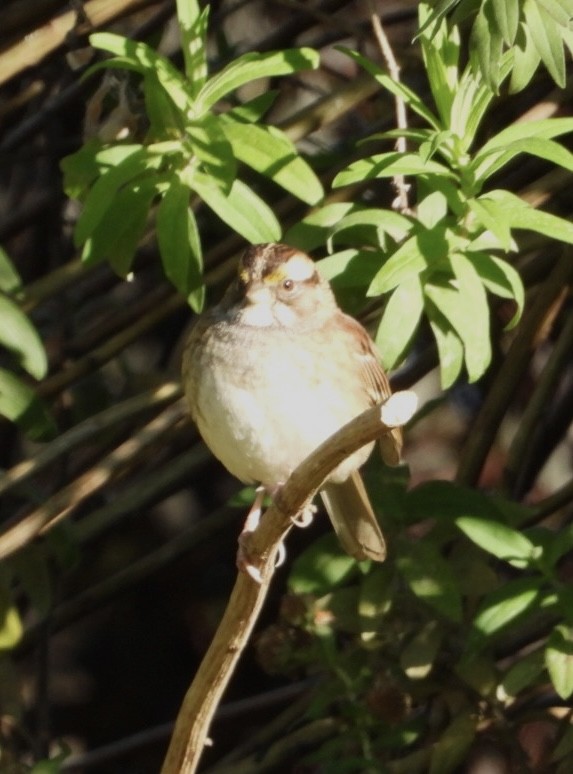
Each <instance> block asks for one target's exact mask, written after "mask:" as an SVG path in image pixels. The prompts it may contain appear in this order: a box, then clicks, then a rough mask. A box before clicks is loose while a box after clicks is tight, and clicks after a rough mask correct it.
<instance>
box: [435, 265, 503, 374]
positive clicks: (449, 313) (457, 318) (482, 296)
mask: <svg viewBox="0 0 573 774" xmlns="http://www.w3.org/2000/svg"><path fill="white" fill-rule="evenodd" d="M450 261H451V265H452V269H453V271H454V275H455V279H456V284H457V287H456V286H455V285H454V283H452V282H447V283H446V282H444V283H440V284H437V283H436V281H435V280H434V281H428V282H427V283H426V284H425V285H424V294H425V296H426V298H428V299H429V300H430V301H431V302H432V303H433V304H434V305H435V306H436V308H437V309H439V310H440V312H441V313H442V315H443V316H444V317H445V318H446V319H447V320H448V322H449V323H450V325H451V326H452V328H453V329H454V330H455V332H456V334H457V335H458V336H459V338H460V339H461V341H462V342H463V345H464V360H465V364H466V368H467V370H468V378H469V380H470V382H473V381H475V380H476V379H479V377H480V376H482V374H483V373H484V372H485V371H486V369H487V367H488V366H489V364H490V362H491V341H490V334H489V329H490V324H489V323H490V321H489V306H488V303H487V295H486V292H485V289H484V287H483V285H482V283H481V280H480V278H479V274H478V273H477V271H476V270H475V268H474V266H473V265H472V263H471V261H469V260H468V258H467V257H466V256H465V255H463V254H462V253H453V254H452V255H451V256H450ZM468 309H471V310H472V313H471V315H468V313H467V310H468Z"/></svg>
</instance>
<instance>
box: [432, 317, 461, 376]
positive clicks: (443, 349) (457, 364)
mask: <svg viewBox="0 0 573 774" xmlns="http://www.w3.org/2000/svg"><path fill="white" fill-rule="evenodd" d="M426 314H427V315H428V319H429V321H430V326H431V328H432V333H433V334H434V338H435V340H436V344H437V347H438V356H439V358H440V376H441V382H442V387H443V389H444V390H446V389H447V388H448V387H451V386H452V384H453V383H454V382H455V381H456V379H457V378H458V376H459V375H460V373H461V371H462V368H463V365H464V347H463V344H462V342H461V339H460V337H459V336H458V335H457V334H456V333H455V331H454V330H453V329H452V327H451V325H450V324H449V323H448V321H447V320H446V318H445V317H444V315H443V314H441V312H440V311H439V309H437V308H436V307H435V306H434V305H433V304H428V305H427V306H426Z"/></svg>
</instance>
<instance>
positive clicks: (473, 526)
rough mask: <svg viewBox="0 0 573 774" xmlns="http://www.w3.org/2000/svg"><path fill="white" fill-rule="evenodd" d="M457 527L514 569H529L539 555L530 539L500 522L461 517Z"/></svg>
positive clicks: (457, 521) (458, 519)
mask: <svg viewBox="0 0 573 774" xmlns="http://www.w3.org/2000/svg"><path fill="white" fill-rule="evenodd" d="M456 525H457V526H458V527H459V528H460V529H461V531H462V532H463V533H464V534H465V535H467V537H469V539H470V540H472V541H473V542H474V543H476V544H477V545H478V546H479V547H480V548H483V549H484V551H487V552H488V553H490V554H492V555H493V556H496V557H497V558H498V559H503V560H504V561H505V562H509V564H511V565H513V566H514V567H518V568H520V569H525V568H527V567H529V566H530V565H531V564H532V562H533V561H534V560H535V559H536V558H537V556H538V554H539V552H538V549H537V548H536V546H535V545H534V544H533V543H532V542H531V540H529V538H528V537H526V536H525V535H524V534H523V533H521V532H518V531H517V530H515V529H512V528H511V527H508V526H507V525H506V524H502V523H500V522H498V521H490V520H486V519H481V518H479V517H475V516H460V517H459V518H457V519H456Z"/></svg>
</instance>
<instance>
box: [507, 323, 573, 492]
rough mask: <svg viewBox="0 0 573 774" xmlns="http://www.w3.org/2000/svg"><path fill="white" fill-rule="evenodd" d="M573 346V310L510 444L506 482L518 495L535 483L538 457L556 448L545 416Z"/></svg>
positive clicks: (547, 414) (546, 454)
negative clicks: (534, 477)
mask: <svg viewBox="0 0 573 774" xmlns="http://www.w3.org/2000/svg"><path fill="white" fill-rule="evenodd" d="M572 350H573V315H571V314H570V315H569V318H568V319H567V321H566V323H565V325H564V327H563V330H562V331H561V333H560V334H559V338H558V340H557V343H556V344H555V346H554V347H553V350H552V352H551V354H550V355H549V358H548V360H547V363H546V364H545V367H544V369H543V372H542V374H541V376H540V378H539V381H538V383H537V386H536V388H535V390H534V392H533V395H532V396H531V398H530V400H529V401H528V403H527V406H526V408H525V411H524V412H523V416H522V417H521V421H520V423H519V427H518V428H517V432H516V434H515V436H514V438H513V441H512V442H511V446H510V447H509V452H508V455H507V462H506V465H505V479H506V486H507V488H508V490H509V492H510V493H511V494H512V496H513V497H514V498H517V499H521V497H522V496H523V495H524V494H525V493H526V490H527V488H528V487H529V486H531V484H532V483H533V481H532V473H534V469H535V468H537V466H536V465H535V466H534V465H533V463H534V461H536V460H537V461H538V462H539V456H540V454H541V460H542V462H543V461H545V460H546V459H547V457H548V456H549V454H550V453H551V451H552V449H551V447H549V448H547V446H548V445H549V444H548V442H547V437H546V434H545V433H544V430H546V429H547V428H546V426H545V423H544V419H546V418H547V417H548V416H549V414H550V410H551V407H552V403H553V399H554V397H555V394H556V392H557V385H558V384H559V382H560V381H561V380H562V378H563V374H564V372H565V370H566V366H567V364H568V363H569V361H570V359H571V351H572ZM563 432H565V428H563ZM540 447H542V448H540ZM532 467H533V469H532Z"/></svg>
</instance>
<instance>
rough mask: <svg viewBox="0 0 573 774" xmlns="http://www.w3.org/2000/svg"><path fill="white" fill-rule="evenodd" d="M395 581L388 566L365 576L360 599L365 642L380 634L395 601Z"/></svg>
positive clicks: (378, 565)
mask: <svg viewBox="0 0 573 774" xmlns="http://www.w3.org/2000/svg"><path fill="white" fill-rule="evenodd" d="M345 579H346V578H343V580H345ZM393 580H394V571H393V569H392V568H391V567H390V565H388V564H383V565H380V564H377V565H375V566H373V567H372V569H371V570H370V571H369V572H368V573H367V574H366V575H365V576H364V578H363V580H362V583H361V584H360V596H359V599H358V614H359V616H360V620H361V623H362V639H363V640H368V639H370V637H369V636H368V635H369V634H374V635H375V634H376V633H377V632H380V630H381V628H382V626H383V622H384V618H385V617H386V615H387V614H388V611H389V610H390V609H391V607H392V603H393V600H394V596H395V588H394V583H393Z"/></svg>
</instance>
